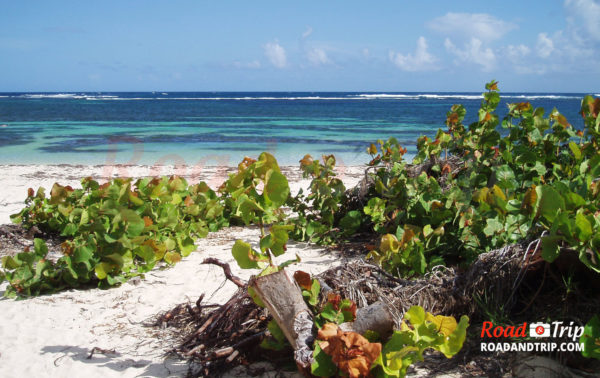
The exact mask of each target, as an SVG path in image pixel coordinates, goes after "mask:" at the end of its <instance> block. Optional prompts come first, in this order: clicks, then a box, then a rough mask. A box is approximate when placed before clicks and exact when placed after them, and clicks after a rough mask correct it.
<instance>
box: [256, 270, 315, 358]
mask: <svg viewBox="0 0 600 378" xmlns="http://www.w3.org/2000/svg"><path fill="white" fill-rule="evenodd" d="M249 287H251V288H253V289H254V290H255V292H256V294H257V295H258V297H259V298H260V299H261V300H262V301H263V303H264V304H265V306H266V307H267V309H268V310H269V313H270V314H271V315H273V318H274V319H275V321H276V322H277V324H278V325H279V328H281V330H282V331H283V334H284V335H285V337H286V338H287V340H288V341H289V342H290V344H291V345H292V348H294V359H295V360H296V364H297V365H298V367H299V368H300V369H306V368H308V367H309V366H310V364H311V363H312V349H311V345H312V343H313V340H314V336H313V315H312V312H311V311H310V309H309V308H308V306H307V305H306V302H304V298H303V297H302V291H301V290H300V287H299V286H298V284H297V283H296V281H295V280H294V279H293V278H292V277H290V275H289V274H288V273H287V270H285V269H282V270H280V271H278V272H276V273H273V274H269V275H266V276H260V277H254V278H252V279H251V280H250V282H249Z"/></svg>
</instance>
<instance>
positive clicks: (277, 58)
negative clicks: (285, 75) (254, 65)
mask: <svg viewBox="0 0 600 378" xmlns="http://www.w3.org/2000/svg"><path fill="white" fill-rule="evenodd" d="M263 48H264V50H265V56H266V57H267V59H269V62H271V64H272V65H273V66H275V67H277V68H284V67H285V66H287V57H286V54H285V49H284V48H283V47H281V45H280V44H279V43H278V42H277V41H275V42H269V43H267V44H266V45H264V46H263Z"/></svg>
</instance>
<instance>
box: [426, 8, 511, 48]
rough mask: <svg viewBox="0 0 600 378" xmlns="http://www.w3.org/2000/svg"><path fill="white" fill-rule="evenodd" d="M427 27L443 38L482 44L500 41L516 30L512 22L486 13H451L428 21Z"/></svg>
mask: <svg viewBox="0 0 600 378" xmlns="http://www.w3.org/2000/svg"><path fill="white" fill-rule="evenodd" d="M427 26H428V27H429V28H430V29H432V30H435V31H437V32H440V33H442V34H444V35H445V36H451V37H453V38H456V39H464V40H467V41H469V40H471V39H472V38H477V39H478V40H480V41H482V42H490V41H493V40H497V39H500V38H502V36H503V35H504V34H506V33H508V32H509V31H511V30H513V29H516V28H517V25H515V24H513V23H512V22H506V21H503V20H500V19H498V18H496V17H494V16H492V15H489V14H487V13H452V12H450V13H446V15H444V16H441V17H437V18H435V19H433V20H431V21H429V22H428V23H427Z"/></svg>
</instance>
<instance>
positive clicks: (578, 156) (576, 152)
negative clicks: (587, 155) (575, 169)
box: [569, 141, 581, 161]
mask: <svg viewBox="0 0 600 378" xmlns="http://www.w3.org/2000/svg"><path fill="white" fill-rule="evenodd" d="M569 149H571V152H572V153H573V156H574V157H575V160H577V161H579V160H581V150H580V149H579V146H577V144H576V143H575V142H573V141H571V142H569Z"/></svg>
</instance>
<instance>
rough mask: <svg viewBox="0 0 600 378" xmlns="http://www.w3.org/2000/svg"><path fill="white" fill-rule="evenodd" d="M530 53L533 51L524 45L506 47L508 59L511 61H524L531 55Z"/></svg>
mask: <svg viewBox="0 0 600 378" xmlns="http://www.w3.org/2000/svg"><path fill="white" fill-rule="evenodd" d="M530 52H531V49H530V48H529V47H527V46H525V45H523V44H520V45H518V46H513V45H508V46H506V55H507V56H508V59H510V60H511V61H513V62H517V61H520V60H522V59H523V58H525V57H526V56H527V55H529V53H530Z"/></svg>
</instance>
